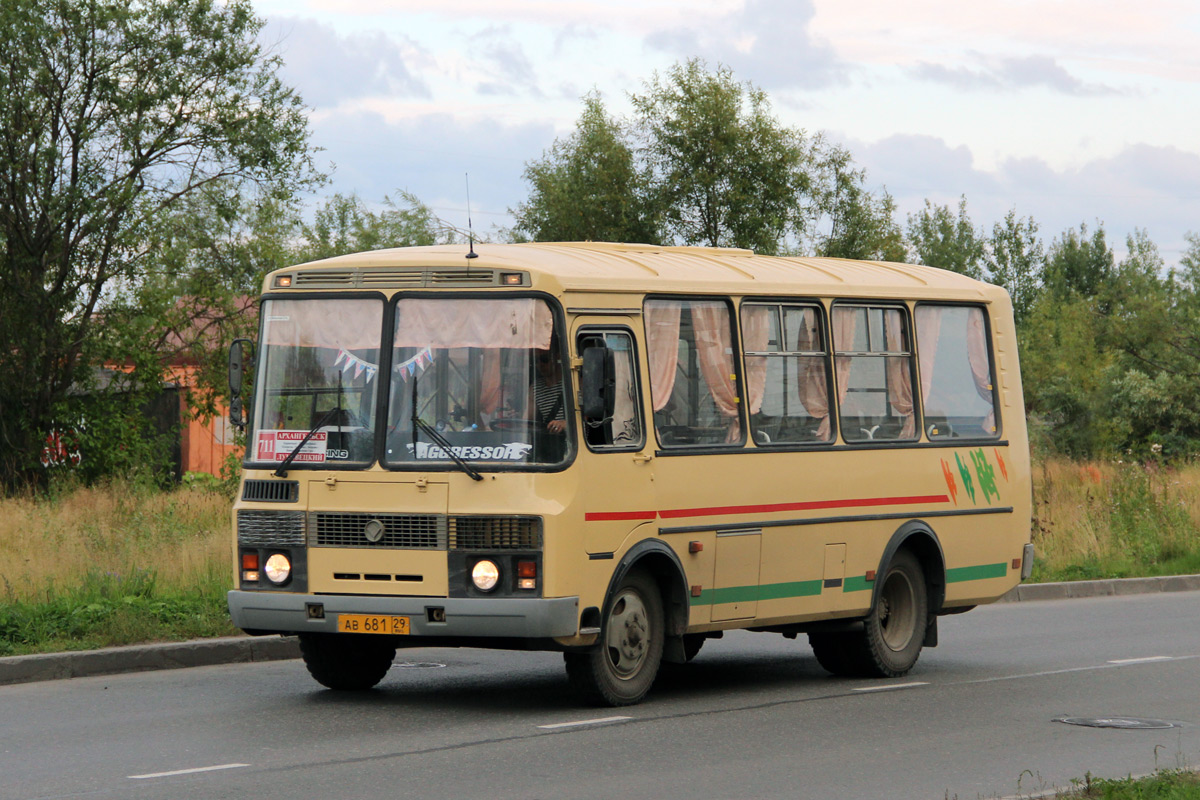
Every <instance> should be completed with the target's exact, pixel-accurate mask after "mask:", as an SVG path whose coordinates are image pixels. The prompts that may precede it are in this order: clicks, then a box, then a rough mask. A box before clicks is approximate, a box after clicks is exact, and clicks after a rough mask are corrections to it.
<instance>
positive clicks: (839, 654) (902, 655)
mask: <svg viewBox="0 0 1200 800" xmlns="http://www.w3.org/2000/svg"><path fill="white" fill-rule="evenodd" d="M928 621H929V598H928V596H927V592H926V590H925V573H924V571H923V570H922V569H921V564H920V562H918V561H917V558H916V556H914V555H913V554H912V553H911V552H909V551H908V550H901V551H899V552H897V553H896V555H895V556H894V557H893V558H892V562H891V563H890V564H888V566H887V569H886V570H884V573H883V582H882V584H880V587H879V596H878V597H877V598H876V601H875V605H874V606H873V607H872V608H871V611H870V613H869V614H867V616H866V618H865V619H864V620H863V629H862V631H861V632H853V633H810V634H809V635H808V641H809V643H810V644H812V648H813V654H814V655H816V657H817V661H818V662H819V663H820V665H821V666H822V667H824V668H825V669H827V670H829V671H830V672H832V673H833V674H834V675H842V676H845V677H861V678H899V677H900V676H902V675H906V674H908V671H909V670H911V669H912V668H913V666H914V665H915V664H916V663H917V658H918V657H920V655H921V646H922V644H924V641H925V628H926V626H927V624H928Z"/></svg>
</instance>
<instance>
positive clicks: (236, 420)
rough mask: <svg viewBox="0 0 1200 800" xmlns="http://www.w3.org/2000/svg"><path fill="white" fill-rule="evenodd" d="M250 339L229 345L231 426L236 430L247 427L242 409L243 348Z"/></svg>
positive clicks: (236, 341)
mask: <svg viewBox="0 0 1200 800" xmlns="http://www.w3.org/2000/svg"><path fill="white" fill-rule="evenodd" d="M246 344H250V340H249V339H234V340H233V342H232V343H231V344H230V345H229V424H230V425H233V426H234V427H235V428H239V429H241V428H245V427H246V417H245V414H244V413H243V408H242V378H243V375H244V373H245V353H244V352H243V349H242V346H243V345H246Z"/></svg>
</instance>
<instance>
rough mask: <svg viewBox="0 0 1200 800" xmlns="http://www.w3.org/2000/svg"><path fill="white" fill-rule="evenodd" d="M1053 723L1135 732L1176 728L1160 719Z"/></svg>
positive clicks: (1081, 719) (1089, 719) (1062, 719)
mask: <svg viewBox="0 0 1200 800" xmlns="http://www.w3.org/2000/svg"><path fill="white" fill-rule="evenodd" d="M1054 721H1055V722H1062V723H1065V724H1067V725H1082V726H1084V727H1085V728H1124V729H1126V730H1137V731H1153V730H1161V729H1163V728H1175V727H1178V726H1176V725H1175V723H1173V722H1166V721H1165V720H1161V719H1138V718H1137V717H1058V718H1057V719H1055V720H1054Z"/></svg>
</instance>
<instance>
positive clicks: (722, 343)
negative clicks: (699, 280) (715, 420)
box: [691, 302, 742, 442]
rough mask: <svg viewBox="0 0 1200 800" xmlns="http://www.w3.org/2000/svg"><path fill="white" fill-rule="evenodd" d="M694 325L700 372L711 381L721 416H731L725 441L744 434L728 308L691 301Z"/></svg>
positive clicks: (710, 387)
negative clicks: (741, 424)
mask: <svg viewBox="0 0 1200 800" xmlns="http://www.w3.org/2000/svg"><path fill="white" fill-rule="evenodd" d="M691 311H692V329H693V331H694V332H695V335H696V356H697V360H698V361H699V362H700V374H701V375H703V376H704V382H705V383H706V384H707V385H708V391H709V392H710V393H711V394H712V398H713V402H714V403H716V406H717V410H718V411H719V412H720V413H721V416H723V417H726V418H727V419H728V420H729V432H728V434H727V435H726V437H725V441H726V442H736V441H737V440H739V439H740V438H741V436H742V430H741V427H740V426H739V424H738V396H737V379H736V377H735V376H734V373H733V340H732V335H731V331H730V328H729V309H728V308H727V307H726V306H725V305H724V304H723V303H707V302H699V303H692V304H691Z"/></svg>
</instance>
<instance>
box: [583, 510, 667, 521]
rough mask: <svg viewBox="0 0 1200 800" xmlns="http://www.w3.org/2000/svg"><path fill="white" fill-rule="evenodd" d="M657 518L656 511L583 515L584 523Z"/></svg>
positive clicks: (608, 512) (597, 512) (596, 512)
mask: <svg viewBox="0 0 1200 800" xmlns="http://www.w3.org/2000/svg"><path fill="white" fill-rule="evenodd" d="M656 517H658V512H657V511H595V512H592V513H590V514H584V515H583V519H584V522H608V521H612V520H627V519H641V520H647V519H655V518H656Z"/></svg>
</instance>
